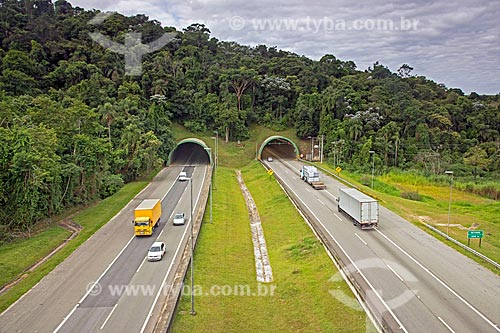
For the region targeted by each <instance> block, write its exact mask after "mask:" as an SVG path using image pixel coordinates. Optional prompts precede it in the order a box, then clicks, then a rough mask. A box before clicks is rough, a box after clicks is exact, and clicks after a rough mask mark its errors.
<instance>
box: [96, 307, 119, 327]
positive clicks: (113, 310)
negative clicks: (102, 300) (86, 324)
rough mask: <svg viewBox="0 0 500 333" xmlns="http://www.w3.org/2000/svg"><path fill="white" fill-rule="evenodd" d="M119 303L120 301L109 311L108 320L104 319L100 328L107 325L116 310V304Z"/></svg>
mask: <svg viewBox="0 0 500 333" xmlns="http://www.w3.org/2000/svg"><path fill="white" fill-rule="evenodd" d="M117 305H118V303H116V304H115V306H113V309H112V310H111V312H110V313H109V315H108V316H107V317H106V320H105V321H104V323H102V326H101V328H99V329H100V330H102V329H103V327H104V326H106V324H107V322H108V320H109V318H111V315H112V314H113V312H115V309H116V306H117Z"/></svg>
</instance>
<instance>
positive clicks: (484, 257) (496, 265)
mask: <svg viewBox="0 0 500 333" xmlns="http://www.w3.org/2000/svg"><path fill="white" fill-rule="evenodd" d="M422 223H423V225H425V226H426V227H427V228H429V229H431V230H432V231H434V232H436V233H438V234H440V235H441V236H443V237H444V238H446V239H447V240H449V241H450V242H452V243H454V244H456V245H458V246H460V247H461V248H462V249H464V250H466V251H469V252H470V253H472V254H474V255H476V256H478V257H479V258H481V259H483V260H484V261H486V262H488V263H490V264H492V265H493V266H495V267H496V268H498V269H500V264H499V263H497V262H496V261H494V260H493V259H491V258H488V257H487V256H485V255H484V254H482V253H479V252H477V251H476V250H474V249H471V248H470V247H468V246H467V245H465V244H462V243H460V242H459V241H457V240H456V239H455V238H452V237H450V236H448V235H447V234H445V233H444V232H442V231H441V230H439V229H437V228H434V227H433V226H432V225H430V224H427V223H425V222H422Z"/></svg>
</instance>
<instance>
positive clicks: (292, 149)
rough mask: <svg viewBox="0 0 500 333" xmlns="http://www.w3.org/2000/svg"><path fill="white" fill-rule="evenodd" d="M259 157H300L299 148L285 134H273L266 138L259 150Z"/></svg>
mask: <svg viewBox="0 0 500 333" xmlns="http://www.w3.org/2000/svg"><path fill="white" fill-rule="evenodd" d="M258 157H259V159H267V158H268V157H272V158H279V159H297V158H298V157H299V148H298V147H297V145H296V144H295V143H294V142H293V141H292V140H290V139H288V138H285V137H284V136H278V135H275V136H271V137H269V138H267V139H266V140H264V142H263V143H262V145H261V146H260V150H259V156H258Z"/></svg>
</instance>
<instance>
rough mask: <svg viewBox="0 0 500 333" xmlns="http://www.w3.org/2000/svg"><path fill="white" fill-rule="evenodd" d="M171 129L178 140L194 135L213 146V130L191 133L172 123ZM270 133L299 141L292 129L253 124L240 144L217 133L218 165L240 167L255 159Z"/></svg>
mask: <svg viewBox="0 0 500 333" xmlns="http://www.w3.org/2000/svg"><path fill="white" fill-rule="evenodd" d="M172 130H173V132H174V135H175V138H176V139H177V140H178V141H180V140H182V139H186V138H192V137H196V138H199V139H201V140H203V141H204V142H205V143H206V144H207V146H209V147H210V148H212V149H214V147H215V141H214V139H212V137H214V135H215V134H214V133H213V132H208V133H195V134H193V133H191V132H189V131H187V130H186V129H185V128H184V127H183V126H181V125H179V124H173V125H172ZM272 135H282V136H284V137H287V138H289V139H290V140H293V141H294V142H296V143H298V142H299V141H300V140H299V138H298V137H297V135H296V134H295V131H294V130H293V129H288V130H285V131H281V132H275V131H273V130H271V129H268V128H266V127H262V126H255V125H253V126H251V127H250V139H248V140H245V141H241V145H240V146H238V145H237V144H236V142H231V141H230V142H228V143H226V142H224V136H223V135H222V134H219V165H220V166H225V167H229V168H242V167H243V166H245V165H246V164H248V162H249V161H251V160H253V159H255V157H256V150H257V149H260V145H261V144H262V142H263V141H264V140H265V139H267V138H268V137H270V136H272Z"/></svg>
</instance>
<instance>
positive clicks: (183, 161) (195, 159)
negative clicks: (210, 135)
mask: <svg viewBox="0 0 500 333" xmlns="http://www.w3.org/2000/svg"><path fill="white" fill-rule="evenodd" d="M170 164H171V165H205V164H210V157H209V156H208V151H207V150H205V149H204V148H203V147H202V146H201V145H199V144H197V143H193V142H185V143H182V144H180V145H179V146H177V147H176V148H175V149H174V151H173V152H172V155H171V158H170Z"/></svg>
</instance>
